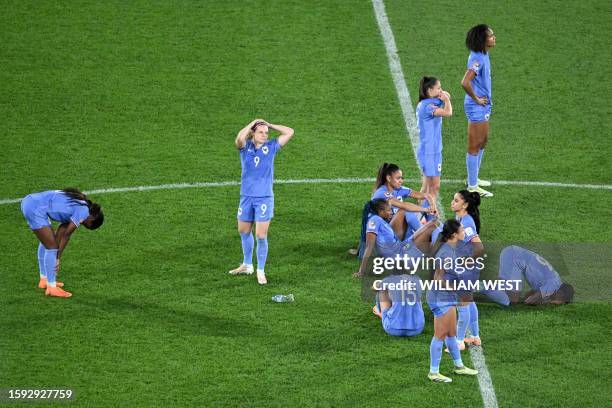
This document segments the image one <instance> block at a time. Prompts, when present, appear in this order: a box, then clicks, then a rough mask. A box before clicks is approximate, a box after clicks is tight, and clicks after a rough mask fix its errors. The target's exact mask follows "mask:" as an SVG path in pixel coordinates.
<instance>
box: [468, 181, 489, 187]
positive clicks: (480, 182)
mask: <svg viewBox="0 0 612 408" xmlns="http://www.w3.org/2000/svg"><path fill="white" fill-rule="evenodd" d="M463 182H464V183H465V185H466V186H469V184H468V181H467V179H464V180H463ZM478 185H479V186H480V187H491V182H490V181H489V180H481V179H478Z"/></svg>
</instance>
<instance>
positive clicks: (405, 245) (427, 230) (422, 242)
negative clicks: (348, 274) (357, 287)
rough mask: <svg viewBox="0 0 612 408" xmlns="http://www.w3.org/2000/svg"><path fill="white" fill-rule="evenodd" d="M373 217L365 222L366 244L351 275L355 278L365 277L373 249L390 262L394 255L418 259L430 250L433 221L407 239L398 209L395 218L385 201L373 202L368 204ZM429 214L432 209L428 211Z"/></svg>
mask: <svg viewBox="0 0 612 408" xmlns="http://www.w3.org/2000/svg"><path fill="white" fill-rule="evenodd" d="M370 208H371V211H372V213H373V215H372V216H371V217H370V219H369V220H368V224H367V229H366V231H367V232H366V244H365V251H364V254H363V258H362V259H361V265H360V266H359V271H358V272H356V273H354V274H353V276H354V277H356V278H359V277H362V276H364V275H365V272H366V268H367V265H368V261H369V260H370V257H371V256H372V255H373V252H374V249H376V251H377V252H378V255H380V256H382V257H389V258H393V257H395V256H396V255H399V256H404V255H408V257H410V258H419V257H421V256H423V254H425V253H428V252H429V250H430V244H429V243H430V240H431V233H432V232H433V231H434V229H435V228H436V223H437V221H435V220H434V221H429V222H428V223H427V224H425V225H423V226H422V227H421V228H420V229H419V230H418V231H417V232H415V233H414V234H412V235H407V234H406V231H407V224H406V220H405V210H404V209H403V208H400V209H399V210H398V211H397V212H396V213H395V215H393V210H392V209H391V205H390V203H389V202H388V201H386V200H380V199H379V200H373V201H372V202H371V203H370ZM429 210H430V211H432V209H431V208H430V209H429Z"/></svg>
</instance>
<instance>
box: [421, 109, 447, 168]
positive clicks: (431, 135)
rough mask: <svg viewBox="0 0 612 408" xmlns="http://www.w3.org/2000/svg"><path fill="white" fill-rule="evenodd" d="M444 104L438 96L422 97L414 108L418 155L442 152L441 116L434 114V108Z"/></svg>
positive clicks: (423, 155)
mask: <svg viewBox="0 0 612 408" xmlns="http://www.w3.org/2000/svg"><path fill="white" fill-rule="evenodd" d="M442 106H444V103H443V102H442V100H440V99H439V98H429V99H423V100H422V101H420V102H419V104H418V105H417V108H416V117H417V125H418V127H419V148H418V152H417V154H418V156H419V157H425V155H431V154H437V153H441V152H442V116H434V112H435V111H436V109H438V108H441V107H442Z"/></svg>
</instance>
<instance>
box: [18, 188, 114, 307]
mask: <svg viewBox="0 0 612 408" xmlns="http://www.w3.org/2000/svg"><path fill="white" fill-rule="evenodd" d="M21 211H22V213H23V216H24V217H25V219H26V221H27V222H28V226H29V227H30V229H31V230H32V232H34V235H36V238H38V240H39V241H40V242H39V244H38V269H39V275H40V279H39V281H38V287H39V288H40V289H45V295H47V296H54V297H70V296H72V293H70V292H67V291H65V290H63V289H62V287H63V286H64V284H63V283H62V282H58V281H57V280H56V274H57V272H59V269H60V259H61V257H62V255H63V253H64V250H65V249H66V246H67V245H68V242H69V240H70V237H71V236H72V234H73V233H74V231H76V230H77V228H78V227H79V225H83V226H84V227H85V228H87V229H91V230H95V229H98V228H100V226H101V225H102V224H103V223H104V213H103V212H102V208H101V207H100V205H99V204H96V203H93V202H91V200H89V199H88V198H87V196H86V195H85V194H83V193H82V192H80V191H79V190H77V189H75V188H66V189H64V190H50V191H43V192H40V193H33V194H29V195H27V196H26V197H25V198H24V199H23V200H22V201H21ZM51 220H53V221H57V222H59V223H60V225H59V226H58V227H57V230H55V231H54V230H53V226H52V225H51Z"/></svg>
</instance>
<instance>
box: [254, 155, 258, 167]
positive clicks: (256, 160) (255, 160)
mask: <svg viewBox="0 0 612 408" xmlns="http://www.w3.org/2000/svg"><path fill="white" fill-rule="evenodd" d="M253 161H254V162H255V167H257V166H258V165H259V157H257V156H255V158H254V159H253Z"/></svg>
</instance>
